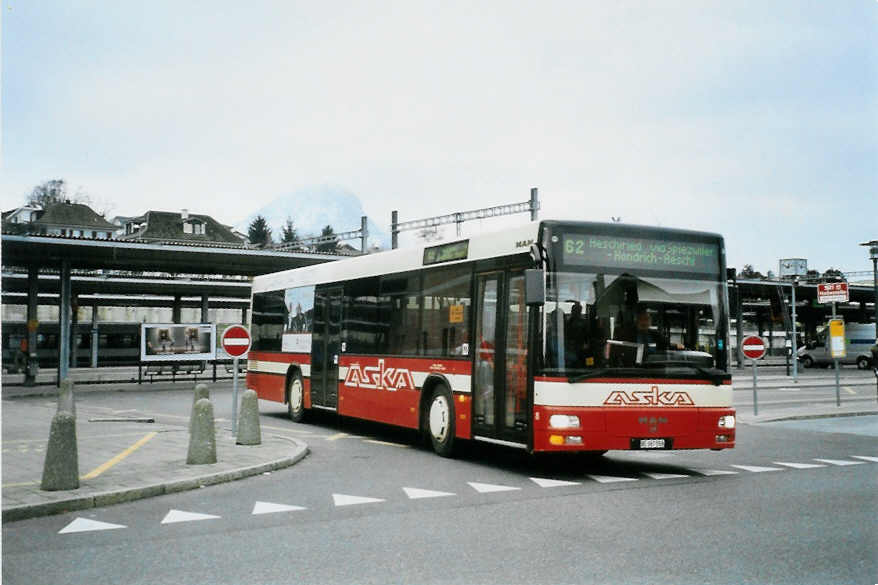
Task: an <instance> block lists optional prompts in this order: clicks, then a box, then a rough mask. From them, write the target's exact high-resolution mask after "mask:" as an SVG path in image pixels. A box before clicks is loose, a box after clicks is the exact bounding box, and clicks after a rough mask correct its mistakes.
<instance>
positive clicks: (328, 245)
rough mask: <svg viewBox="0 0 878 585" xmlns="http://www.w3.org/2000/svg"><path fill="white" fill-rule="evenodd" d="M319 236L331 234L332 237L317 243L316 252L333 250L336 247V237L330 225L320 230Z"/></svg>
mask: <svg viewBox="0 0 878 585" xmlns="http://www.w3.org/2000/svg"><path fill="white" fill-rule="evenodd" d="M320 235H321V236H332V239H331V240H330V241H328V242H324V243H322V244H317V251H318V252H335V251H336V248H338V238H336V237H335V230H334V229H332V226H331V225H328V226H326V227H325V228H323V231H322V232H320Z"/></svg>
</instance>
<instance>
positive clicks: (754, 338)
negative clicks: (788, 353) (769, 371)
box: [741, 335, 765, 360]
mask: <svg viewBox="0 0 878 585" xmlns="http://www.w3.org/2000/svg"><path fill="white" fill-rule="evenodd" d="M741 350H742V351H743V352H744V356H745V357H747V358H749V359H751V360H761V359H762V358H763V357H764V356H765V341H763V340H762V338H761V337H759V336H758V335H750V336H748V337H745V338H744V342H743V343H742V344H741Z"/></svg>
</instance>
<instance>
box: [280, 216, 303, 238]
mask: <svg viewBox="0 0 878 585" xmlns="http://www.w3.org/2000/svg"><path fill="white" fill-rule="evenodd" d="M298 239H299V236H298V234H297V233H296V228H295V227H293V218H291V217H290V216H287V221H286V223H285V224H284V227H283V234H282V237H281V241H282V242H283V243H284V244H292V243H293V242H295V241H296V240H298Z"/></svg>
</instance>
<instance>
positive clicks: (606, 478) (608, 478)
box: [586, 475, 638, 483]
mask: <svg viewBox="0 0 878 585" xmlns="http://www.w3.org/2000/svg"><path fill="white" fill-rule="evenodd" d="M586 477H590V478H591V479H593V480H595V481H598V482H600V483H616V482H620V481H638V479H637V478H636V477H619V476H616V475H587V476H586Z"/></svg>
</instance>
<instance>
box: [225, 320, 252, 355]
mask: <svg viewBox="0 0 878 585" xmlns="http://www.w3.org/2000/svg"><path fill="white" fill-rule="evenodd" d="M222 344H223V349H224V350H226V353H227V354H229V355H230V356H232V357H241V356H242V355H244V354H245V353H247V352H248V351H250V332H249V331H247V328H246V327H242V326H241V325H232V326H231V327H229V328H228V329H226V330H225V331H223V337H222Z"/></svg>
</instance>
